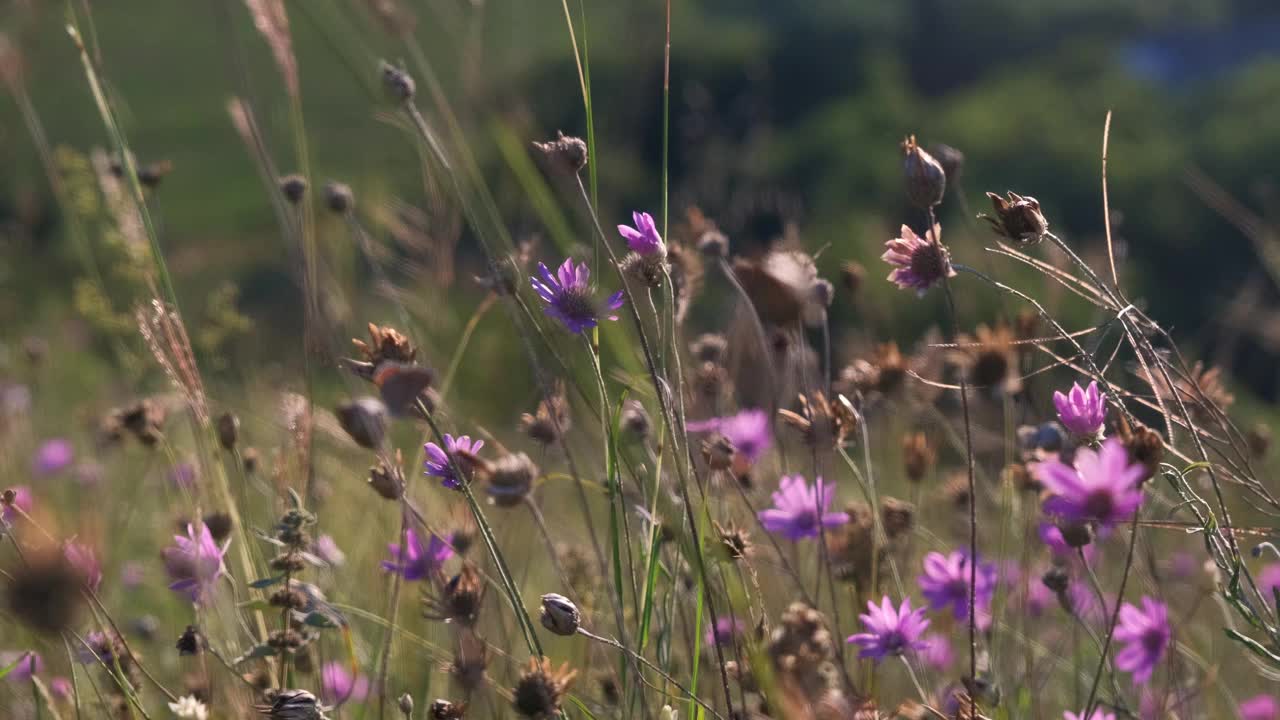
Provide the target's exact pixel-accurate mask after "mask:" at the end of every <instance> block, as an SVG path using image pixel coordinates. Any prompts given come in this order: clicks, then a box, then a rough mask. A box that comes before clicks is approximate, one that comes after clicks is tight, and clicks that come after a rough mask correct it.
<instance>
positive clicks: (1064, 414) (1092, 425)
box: [1053, 380, 1107, 439]
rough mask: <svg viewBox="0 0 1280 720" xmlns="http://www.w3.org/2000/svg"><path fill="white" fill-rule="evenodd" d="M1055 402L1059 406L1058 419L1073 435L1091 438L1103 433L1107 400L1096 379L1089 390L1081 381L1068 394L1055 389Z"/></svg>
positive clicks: (1090, 384)
mask: <svg viewBox="0 0 1280 720" xmlns="http://www.w3.org/2000/svg"><path fill="white" fill-rule="evenodd" d="M1053 404H1054V406H1055V407H1057V408H1058V420H1059V421H1060V422H1061V423H1062V426H1063V427H1065V428H1066V429H1067V431H1068V432H1070V433H1071V434H1072V435H1075V436H1076V437H1078V438H1082V439H1091V438H1095V437H1097V436H1098V435H1099V434H1101V433H1102V424H1103V423H1104V422H1106V419H1107V401H1106V399H1105V398H1103V397H1102V392H1101V391H1100V390H1098V382H1097V381H1096V380H1095V381H1093V382H1091V383H1089V388H1088V389H1087V390H1086V389H1083V388H1081V387H1080V383H1075V384H1073V385H1072V386H1071V390H1070V392H1069V393H1068V394H1066V395H1063V394H1062V393H1061V392H1060V391H1055V392H1054V393H1053Z"/></svg>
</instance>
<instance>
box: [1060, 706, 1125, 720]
mask: <svg viewBox="0 0 1280 720" xmlns="http://www.w3.org/2000/svg"><path fill="white" fill-rule="evenodd" d="M1084 714H1085V711H1084V710H1081V711H1080V714H1078V715H1077V714H1076V713H1073V712H1069V711H1068V712H1064V713H1062V718H1063V720H1116V716H1115V713H1109V712H1103V711H1102V708H1097V709H1096V710H1094V711H1093V714H1092V715H1090V716H1089V717H1087V718H1086V717H1085V716H1084Z"/></svg>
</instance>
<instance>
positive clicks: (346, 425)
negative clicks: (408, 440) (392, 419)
mask: <svg viewBox="0 0 1280 720" xmlns="http://www.w3.org/2000/svg"><path fill="white" fill-rule="evenodd" d="M335 414H336V415H337V416H338V423H339V424H340V425H342V429H343V430H346V431H347V434H348V435H350V436H351V439H352V440H354V441H355V443H356V444H357V445H359V446H360V447H363V448H369V449H370V450H374V449H376V448H378V447H379V446H381V445H382V440H383V438H384V437H385V436H386V434H387V408H386V406H384V405H383V404H382V402H381V401H379V400H377V399H376V398H371V397H362V398H358V399H356V400H352V401H350V402H345V403H342V404H341V405H339V406H338V407H337V409H336V412H335Z"/></svg>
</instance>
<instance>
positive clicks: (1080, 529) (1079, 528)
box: [1058, 523, 1093, 549]
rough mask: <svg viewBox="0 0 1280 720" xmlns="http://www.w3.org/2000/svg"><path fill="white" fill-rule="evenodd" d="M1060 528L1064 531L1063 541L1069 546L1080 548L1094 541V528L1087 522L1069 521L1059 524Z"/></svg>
mask: <svg viewBox="0 0 1280 720" xmlns="http://www.w3.org/2000/svg"><path fill="white" fill-rule="evenodd" d="M1058 529H1059V530H1061V531H1062V540H1063V542H1065V543H1066V544H1067V545H1068V546H1069V547H1073V548H1076V549H1079V548H1082V547H1084V546H1086V545H1088V544H1089V543H1091V542H1093V530H1092V529H1090V528H1089V525H1088V524H1087V523H1067V524H1063V525H1059V526H1058Z"/></svg>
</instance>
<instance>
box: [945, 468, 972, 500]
mask: <svg viewBox="0 0 1280 720" xmlns="http://www.w3.org/2000/svg"><path fill="white" fill-rule="evenodd" d="M942 497H943V499H944V500H945V501H946V502H948V503H950V504H951V505H953V506H955V507H958V508H965V507H968V506H969V476H968V475H966V474H965V473H964V472H963V471H956V472H952V473H949V474H948V475H947V480H946V482H944V483H943V484H942Z"/></svg>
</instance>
